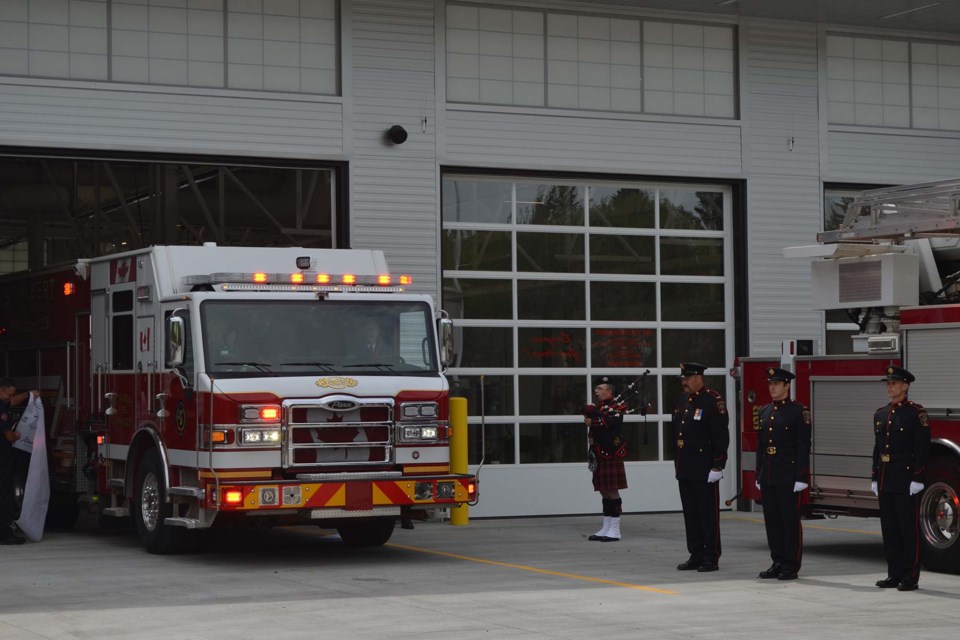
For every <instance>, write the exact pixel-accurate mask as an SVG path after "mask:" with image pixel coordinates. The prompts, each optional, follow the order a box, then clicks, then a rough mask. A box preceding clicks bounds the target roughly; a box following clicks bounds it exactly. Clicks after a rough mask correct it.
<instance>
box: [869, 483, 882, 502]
mask: <svg viewBox="0 0 960 640" xmlns="http://www.w3.org/2000/svg"><path fill="white" fill-rule="evenodd" d="M870 491H873V495H875V496H877V497H878V498H879V497H880V494H879V493H878V492H877V481H876V480H874V481H873V482H871V483H870Z"/></svg>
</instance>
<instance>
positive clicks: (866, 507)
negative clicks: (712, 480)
mask: <svg viewBox="0 0 960 640" xmlns="http://www.w3.org/2000/svg"><path fill="white" fill-rule="evenodd" d="M817 240H818V242H819V244H817V245H813V246H809V247H790V248H787V249H785V250H784V255H785V256H786V257H788V258H791V257H792V258H807V259H812V260H813V262H812V270H811V271H812V277H813V297H814V301H813V304H814V308H819V309H849V310H850V314H851V318H854V319H856V321H857V323H858V325H859V327H860V332H859V333H858V334H857V335H855V336H854V337H853V351H854V353H851V354H848V355H829V356H823V355H816V354H815V353H814V351H815V349H814V348H813V344H814V342H813V341H812V340H788V341H785V342H784V346H783V349H782V353H781V354H776V355H772V356H770V357H750V358H742V359H740V361H739V365H738V367H736V368H735V369H734V372H735V374H736V375H738V376H739V378H740V381H739V382H740V408H741V412H740V416H741V425H740V440H741V483H742V492H743V497H744V498H747V499H751V498H752V499H759V498H760V496H759V495H758V492H757V491H756V489H755V487H754V467H755V465H754V463H755V460H756V458H755V456H756V448H757V429H758V428H759V425H758V414H759V410H760V407H761V406H763V405H764V404H766V403H768V402H770V397H769V394H768V392H767V384H766V374H765V370H766V368H767V367H770V366H785V367H788V368H790V369H791V370H793V371H794V373H795V374H796V376H797V377H796V380H794V383H793V385H792V391H793V393H794V394H795V397H796V399H797V400H798V401H800V402H802V403H804V404H805V405H807V406H808V407H810V410H811V415H812V419H813V448H812V452H811V454H812V455H811V476H812V479H811V484H810V489H809V494H808V496H806V513H807V514H808V515H810V516H823V515H827V516H831V515H837V514H848V515H864V516H872V515H878V514H879V505H878V501H877V498H876V497H874V495H873V493H872V492H871V490H870V475H871V466H872V453H873V429H872V424H871V418H872V416H873V412H874V411H875V410H876V409H877V408H879V407H881V406H883V405H885V404H886V403H887V396H886V390H885V385H883V384H881V382H880V380H881V377H882V372H883V371H884V368H885V367H886V366H887V365H888V364H897V365H902V366H905V367H906V368H908V369H909V370H910V371H911V372H912V373H914V374H915V375H916V377H917V380H916V382H914V383H913V384H911V385H910V392H909V395H910V399H911V400H913V401H915V402H918V403H920V404H922V405H924V406H925V407H926V409H927V412H928V413H929V416H930V427H931V436H932V448H931V451H930V459H929V462H928V467H927V474H926V488H925V490H924V492H923V495H922V498H921V516H920V528H921V536H920V537H921V540H922V544H923V558H924V563H925V564H926V566H927V567H928V568H930V569H933V570H937V571H944V572H951V573H960V497H958V496H960V393H958V391H957V389H958V387H957V380H958V372H960V369H958V363H960V287H958V281H960V250H958V249H960V180H951V181H944V182H937V183H927V184H921V185H910V186H905V187H896V188H890V189H877V190H874V191H867V192H864V193H863V194H862V196H860V197H859V198H856V199H855V200H854V201H853V202H852V203H851V204H850V205H849V206H848V208H847V213H846V216H845V218H844V220H843V223H842V224H841V226H840V228H839V229H837V230H835V231H828V232H824V233H821V234H819V235H818V237H817Z"/></svg>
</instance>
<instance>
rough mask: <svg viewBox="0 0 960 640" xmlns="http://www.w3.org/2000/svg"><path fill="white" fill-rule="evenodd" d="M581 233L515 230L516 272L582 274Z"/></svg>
mask: <svg viewBox="0 0 960 640" xmlns="http://www.w3.org/2000/svg"><path fill="white" fill-rule="evenodd" d="M583 265H584V262H583V235H582V234H574V233H541V232H537V233H525V232H518V233H517V271H536V272H548V273H583Z"/></svg>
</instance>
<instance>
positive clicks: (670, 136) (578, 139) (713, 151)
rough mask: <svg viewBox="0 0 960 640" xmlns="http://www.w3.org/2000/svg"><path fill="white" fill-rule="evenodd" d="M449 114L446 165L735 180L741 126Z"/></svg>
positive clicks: (499, 112)
mask: <svg viewBox="0 0 960 640" xmlns="http://www.w3.org/2000/svg"><path fill="white" fill-rule="evenodd" d="M579 115H580V117H565V116H562V115H556V110H551V111H549V112H544V113H532V112H531V113H522V112H518V111H517V110H510V109H482V108H477V109H476V110H470V109H468V108H465V107H455V108H451V109H448V110H447V113H446V116H445V118H446V130H445V136H444V139H445V148H444V149H443V151H442V158H441V161H442V162H443V163H444V164H450V165H462V166H478V167H509V168H524V169H542V170H561V171H562V170H570V171H606V172H612V173H635V174H649V175H664V176H696V177H707V178H709V177H722V176H728V177H729V176H734V177H738V176H739V174H740V170H741V167H740V127H739V123H737V122H731V123H720V124H716V123H715V122H716V121H714V123H712V124H706V123H696V122H695V123H678V122H668V121H662V120H649V121H648V120H641V119H633V118H626V119H620V118H616V117H610V118H602V117H583V116H584V115H585V114H583V113H579Z"/></svg>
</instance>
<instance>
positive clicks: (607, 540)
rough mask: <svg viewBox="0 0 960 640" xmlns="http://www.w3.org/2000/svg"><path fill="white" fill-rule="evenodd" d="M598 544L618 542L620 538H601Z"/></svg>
mask: <svg viewBox="0 0 960 640" xmlns="http://www.w3.org/2000/svg"><path fill="white" fill-rule="evenodd" d="M600 542H620V538H611V537H610V536H601V537H600Z"/></svg>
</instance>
